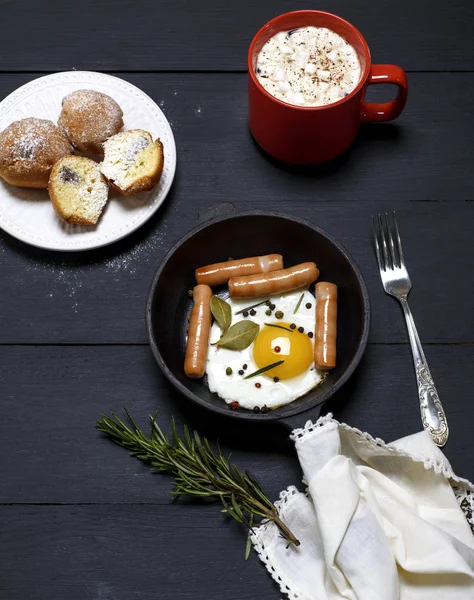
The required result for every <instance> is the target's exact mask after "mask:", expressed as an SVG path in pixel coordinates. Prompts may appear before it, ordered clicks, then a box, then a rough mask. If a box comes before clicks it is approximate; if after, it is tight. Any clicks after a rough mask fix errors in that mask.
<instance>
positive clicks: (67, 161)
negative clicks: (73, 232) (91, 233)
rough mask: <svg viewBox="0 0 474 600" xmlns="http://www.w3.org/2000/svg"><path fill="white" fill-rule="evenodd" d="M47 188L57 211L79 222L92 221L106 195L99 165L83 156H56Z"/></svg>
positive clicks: (105, 187)
mask: <svg viewBox="0 0 474 600" xmlns="http://www.w3.org/2000/svg"><path fill="white" fill-rule="evenodd" d="M48 190H49V197H50V198H51V202H52V203H53V206H54V210H55V211H56V212H57V214H58V215H59V216H60V217H62V218H63V219H64V220H65V221H66V222H67V223H76V224H78V225H95V224H96V223H97V221H98V220H99V217H100V215H101V214H102V211H103V210H104V207H105V205H106V204H107V198H108V195H109V186H108V185H107V181H106V180H105V178H104V177H103V175H102V173H101V172H100V165H98V164H97V163H96V162H94V161H93V160H91V159H89V158H85V157H83V156H66V157H64V158H62V159H61V160H59V161H58V162H57V163H56V164H55V165H54V168H53V170H52V172H51V176H50V178H49V184H48Z"/></svg>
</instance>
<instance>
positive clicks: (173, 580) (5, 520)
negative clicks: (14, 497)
mask: <svg viewBox="0 0 474 600" xmlns="http://www.w3.org/2000/svg"><path fill="white" fill-rule="evenodd" d="M0 529H1V531H2V546H1V550H0V561H1V564H2V569H1V572H0V587H1V589H2V593H3V596H4V597H5V598H8V600H20V599H21V600H23V599H24V598H28V600H44V598H48V599H49V600H64V598H65V597H67V598H69V599H70V600H99V599H100V600H118V599H122V598H140V600H154V599H156V598H157V597H158V598H164V599H168V598H180V599H181V600H201V599H202V600H223V599H224V598H229V597H236V598H237V597H238V598H242V599H243V600H252V599H253V598H255V597H256V596H258V597H259V598H261V599H262V600H267V599H268V600H274V599H275V598H278V597H279V596H277V594H278V589H277V586H276V585H275V584H274V583H273V580H272V579H271V577H270V576H269V575H268V573H266V571H265V569H264V567H263V565H261V563H260V561H259V560H258V557H257V555H256V554H255V553H254V552H253V553H252V555H251V557H250V559H249V561H248V562H247V563H246V562H244V548H245V534H244V532H243V530H242V529H241V528H240V526H238V525H237V524H234V523H233V522H229V521H228V519H226V518H225V517H224V516H223V515H220V514H219V512H218V511H216V510H215V507H213V506H204V505H203V506H199V507H186V508H184V507H179V506H166V507H157V506H81V507H58V506H50V507H44V506H43V507H18V506H11V507H6V506H3V507H0ZM211 581H212V585H211V583H210V582H211Z"/></svg>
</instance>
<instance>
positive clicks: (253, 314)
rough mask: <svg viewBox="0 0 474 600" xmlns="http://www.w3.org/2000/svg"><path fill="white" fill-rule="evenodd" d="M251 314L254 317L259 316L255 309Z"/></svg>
mask: <svg viewBox="0 0 474 600" xmlns="http://www.w3.org/2000/svg"><path fill="white" fill-rule="evenodd" d="M250 314H251V315H252V317H254V316H255V315H256V314H257V311H256V310H255V309H254V308H252V310H251V311H250Z"/></svg>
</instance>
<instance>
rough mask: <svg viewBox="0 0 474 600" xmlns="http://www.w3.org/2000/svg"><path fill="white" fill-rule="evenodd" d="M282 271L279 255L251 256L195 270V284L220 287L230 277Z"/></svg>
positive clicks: (281, 258) (281, 260)
mask: <svg viewBox="0 0 474 600" xmlns="http://www.w3.org/2000/svg"><path fill="white" fill-rule="evenodd" d="M278 269H283V257H282V255H281V254H268V255H267V256H253V257H251V258H241V259H240V260H228V261H227V262H222V263H216V264H215V265H207V267H201V268H199V269H196V282H197V283H199V284H201V283H202V284H205V285H220V284H221V283H227V282H228V281H229V279H230V278H231V277H238V276H243V275H254V274H256V273H269V272H270V271H276V270H278Z"/></svg>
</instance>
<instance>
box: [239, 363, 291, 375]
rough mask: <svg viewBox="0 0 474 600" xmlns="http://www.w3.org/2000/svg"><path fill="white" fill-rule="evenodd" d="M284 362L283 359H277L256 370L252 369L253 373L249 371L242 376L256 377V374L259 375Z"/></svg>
mask: <svg viewBox="0 0 474 600" xmlns="http://www.w3.org/2000/svg"><path fill="white" fill-rule="evenodd" d="M284 362H285V361H284V360H277V362H274V363H272V364H271V365H267V366H266V367H262V368H261V369H259V370H258V371H254V372H253V373H250V375H247V376H246V377H244V379H250V378H251V377H256V376H257V375H261V374H262V373H266V372H267V371H270V369H274V368H275V367H279V366H280V365H282V364H283V363H284Z"/></svg>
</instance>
